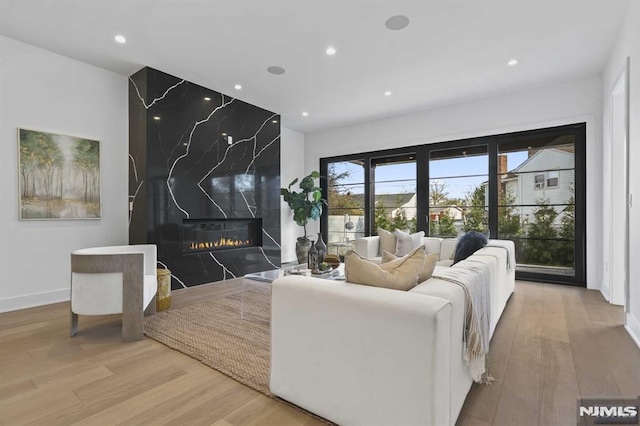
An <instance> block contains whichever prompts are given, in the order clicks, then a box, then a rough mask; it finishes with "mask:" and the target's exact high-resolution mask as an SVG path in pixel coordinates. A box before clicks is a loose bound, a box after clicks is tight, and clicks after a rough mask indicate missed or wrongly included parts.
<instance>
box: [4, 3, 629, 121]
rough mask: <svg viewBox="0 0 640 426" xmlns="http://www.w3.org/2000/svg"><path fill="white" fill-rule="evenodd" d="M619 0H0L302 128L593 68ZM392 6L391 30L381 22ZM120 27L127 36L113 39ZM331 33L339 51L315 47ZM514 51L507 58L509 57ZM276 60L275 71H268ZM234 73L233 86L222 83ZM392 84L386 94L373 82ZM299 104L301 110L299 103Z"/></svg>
mask: <svg viewBox="0 0 640 426" xmlns="http://www.w3.org/2000/svg"><path fill="white" fill-rule="evenodd" d="M628 5H629V2H628V0H439V1H436V0H422V1H419V0H413V1H412V0H341V1H339V0H94V1H88V0H0V34H2V35H5V36H8V37H11V38H14V39H17V40H21V41H24V42H26V43H30V44H33V45H36V46H39V47H42V48H44V49H48V50H51V51H53V52H57V53H60V54H62V55H65V56H68V57H71V58H75V59H78V60H80V61H84V62H87V63H89V64H93V65H96V66H98V67H101V68H105V69H108V70H112V71H115V72H118V73H121V74H124V75H131V74H133V73H134V72H135V71H137V70H138V69H140V68H141V67H143V66H150V67H153V68H157V69H159V70H162V71H165V72H167V73H169V74H173V75H175V76H178V77H181V78H185V79H187V80H189V81H192V82H195V83H198V84H201V85H203V86H206V87H209V88H211V89H214V90H217V91H220V92H223V93H226V94H229V95H231V96H236V97H238V98H240V99H242V100H244V101H247V102H249V103H252V104H255V105H258V106H261V107H263V108H266V109H269V110H272V111H274V112H278V113H280V114H282V122H283V125H284V126H287V127H290V128H292V129H296V130H299V131H302V132H313V131H317V130H321V129H325V128H329V127H336V126H340V125H346V124H350V123H355V122H359V121H366V120H371V119H376V118H380V117H385V116H392V115H397V114H402V113H406V112H410V111H416V110H421V109H426V108H432V107H436V106H441V105H445V104H451V103H455V102H460V101H464V100H468V99H471V98H477V97H483V96H489V95H492V94H495V93H502V92H506V91H511V90H515V89H519V88H524V87H531V86H536V85H540V84H545V83H548V82H552V81H560V80H566V79H570V78H574V77H579V76H585V75H595V74H599V73H601V71H602V69H603V67H604V64H605V61H606V59H607V57H608V54H609V52H610V49H611V46H612V45H613V43H614V41H615V38H616V36H617V34H618V30H619V28H620V27H621V24H622V21H623V19H624V16H625V14H626V12H627V9H628ZM396 14H404V15H406V16H408V17H409V19H410V20H411V22H410V24H409V26H408V27H407V28H406V29H404V30H402V31H390V30H387V29H386V28H385V26H384V22H385V20H386V19H387V18H389V17H390V16H392V15H396ZM116 34H123V35H124V36H126V38H127V43H126V44H124V45H120V44H117V43H115V42H114V40H113V38H114V36H115V35H116ZM329 45H333V46H335V47H336V49H337V50H338V53H337V54H336V55H335V56H333V57H328V56H326V55H325V54H324V51H325V49H326V47H327V46H329ZM513 57H515V58H518V59H519V61H520V63H519V64H518V65H517V66H515V67H509V66H507V64H506V63H507V61H508V60H509V59H511V58H513ZM270 65H280V66H282V67H284V68H285V69H286V70H287V72H286V74H284V75H281V76H275V75H271V74H269V73H267V72H266V68H267V67H268V66H270ZM237 83H239V84H242V86H243V89H242V90H241V91H236V90H235V89H234V88H233V86H234V84H237ZM386 90H390V91H392V92H393V94H392V95H391V96H389V97H386V96H384V92H385V91H386ZM302 111H308V112H309V116H308V117H302V115H301V113H302Z"/></svg>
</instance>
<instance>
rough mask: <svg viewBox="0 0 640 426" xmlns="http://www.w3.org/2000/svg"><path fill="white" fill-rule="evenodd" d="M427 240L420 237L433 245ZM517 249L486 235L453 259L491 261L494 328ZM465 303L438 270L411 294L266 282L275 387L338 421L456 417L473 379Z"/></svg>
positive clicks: (448, 420) (420, 421) (304, 281)
mask: <svg viewBox="0 0 640 426" xmlns="http://www.w3.org/2000/svg"><path fill="white" fill-rule="evenodd" d="M369 238H371V237H369ZM433 240H434V239H429V240H428V241H425V243H427V242H428V243H430V244H431V245H432V247H435V245H436V242H435V241H433ZM442 242H443V241H440V243H441V244H440V247H441V248H442ZM361 244H364V243H361ZM373 244H374V241H372V240H371V239H368V240H367V242H366V245H367V246H368V247H372V246H373ZM357 247H358V248H360V249H362V247H363V246H361V245H360V244H359V245H358V246H357ZM371 250H372V252H371V253H373V248H372V249H371ZM428 250H429V249H428ZM514 250H515V248H514V245H513V242H511V241H494V240H490V242H489V246H487V247H485V248H483V249H481V250H479V251H477V252H476V253H475V254H473V255H472V256H471V257H469V258H468V259H467V260H464V261H462V262H459V263H458V264H456V265H454V266H453V267H451V271H455V270H456V269H457V268H463V267H468V266H470V265H473V264H474V263H478V262H479V263H482V264H485V265H487V266H488V271H489V273H488V275H489V276H488V277H486V280H487V281H488V283H489V291H490V313H489V315H490V335H493V332H494V330H495V326H496V324H497V323H498V320H499V318H500V315H501V314H502V311H503V310H504V307H505V305H506V303H507V300H508V299H509V296H510V295H511V294H512V293H513V289H514V279H515V275H514V271H515V259H514V258H513V253H514ZM431 251H432V252H433V251H434V250H433V249H432V250H431ZM376 253H377V252H376ZM360 254H364V253H362V252H361V253H360ZM442 257H445V258H446V259H448V256H447V253H445V256H442ZM446 259H443V260H446ZM442 268H447V267H446V266H437V267H436V271H435V273H434V274H435V275H437V273H438V271H439V270H441V269H442ZM464 308H465V306H464V290H463V289H462V288H461V287H460V286H459V285H456V284H453V283H451V282H449V281H444V280H441V279H437V278H434V277H432V278H430V279H429V280H427V281H425V282H423V283H420V284H419V285H417V286H416V287H414V288H413V289H411V290H410V291H408V292H403V291H397V290H389V289H385V288H379V287H371V286H364V285H359V284H351V283H345V282H338V281H329V280H323V279H318V278H312V277H300V276H287V277H283V278H280V279H278V280H276V281H274V282H273V288H272V314H271V378H270V389H271V392H272V393H273V394H275V395H277V396H279V397H281V398H283V399H285V400H287V401H290V402H292V403H294V404H296V405H298V406H300V407H302V408H304V409H306V410H309V411H311V412H313V413H316V414H318V415H319V416H322V417H324V418H326V419H328V420H331V421H333V422H335V423H338V424H341V425H389V424H397V425H406V426H409V425H437V426H440V425H453V424H455V422H456V419H457V417H458V415H459V413H460V409H461V408H462V405H463V403H464V400H465V397H466V395H467V393H468V392H469V389H470V387H471V384H472V379H471V376H470V375H469V369H468V366H467V364H466V362H465V361H464V359H463V341H462V333H463V321H464ZM489 356H490V352H489Z"/></svg>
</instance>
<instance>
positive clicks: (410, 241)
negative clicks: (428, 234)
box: [387, 229, 424, 257]
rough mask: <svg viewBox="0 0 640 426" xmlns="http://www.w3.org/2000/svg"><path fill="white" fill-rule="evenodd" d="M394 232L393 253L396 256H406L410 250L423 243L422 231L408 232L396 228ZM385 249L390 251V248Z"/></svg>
mask: <svg viewBox="0 0 640 426" xmlns="http://www.w3.org/2000/svg"><path fill="white" fill-rule="evenodd" d="M394 233H395V235H396V252H395V255H396V256H398V257H402V256H406V255H407V254H409V252H410V251H411V250H413V249H417V248H418V247H420V246H423V245H424V231H420V232H416V233H415V234H409V233H408V232H404V231H401V230H399V229H396V230H395V231H394ZM387 251H388V252H391V250H387Z"/></svg>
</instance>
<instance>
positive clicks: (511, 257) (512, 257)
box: [486, 240, 516, 272]
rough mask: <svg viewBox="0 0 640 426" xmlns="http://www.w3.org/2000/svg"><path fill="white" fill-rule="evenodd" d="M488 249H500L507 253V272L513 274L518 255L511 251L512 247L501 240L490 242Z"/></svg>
mask: <svg viewBox="0 0 640 426" xmlns="http://www.w3.org/2000/svg"><path fill="white" fill-rule="evenodd" d="M486 247H499V248H501V249H505V250H506V251H507V272H511V270H512V269H513V268H515V267H516V254H515V252H514V251H513V250H511V246H510V245H508V244H507V243H506V242H503V241H500V240H490V241H489V244H487V245H486Z"/></svg>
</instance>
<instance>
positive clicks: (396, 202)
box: [352, 192, 414, 209]
mask: <svg viewBox="0 0 640 426" xmlns="http://www.w3.org/2000/svg"><path fill="white" fill-rule="evenodd" d="M413 195H414V193H413V192H405V193H402V194H376V203H377V202H379V201H381V202H382V203H383V204H384V206H385V207H390V208H393V209H395V208H396V207H400V206H402V205H404V204H406V203H407V202H409V200H411V198H412V197H413ZM352 197H353V199H354V200H355V201H357V202H358V204H362V205H364V194H352Z"/></svg>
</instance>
